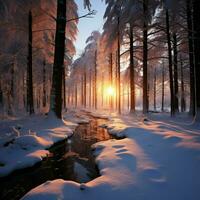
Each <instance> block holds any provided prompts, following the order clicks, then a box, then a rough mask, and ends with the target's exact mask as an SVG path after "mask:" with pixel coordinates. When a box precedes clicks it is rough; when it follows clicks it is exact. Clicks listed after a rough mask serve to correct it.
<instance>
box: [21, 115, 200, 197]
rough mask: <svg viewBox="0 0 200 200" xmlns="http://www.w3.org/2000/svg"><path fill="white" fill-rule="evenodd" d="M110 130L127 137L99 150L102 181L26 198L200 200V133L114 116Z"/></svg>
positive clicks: (59, 184) (56, 187) (42, 189)
mask: <svg viewBox="0 0 200 200" xmlns="http://www.w3.org/2000/svg"><path fill="white" fill-rule="evenodd" d="M94 115H95V114H94ZM171 127H173V126H171ZM107 128H108V131H109V132H110V133H111V134H113V135H116V136H119V137H122V136H125V137H126V138H125V139H121V140H109V141H106V142H100V143H97V144H95V145H94V146H93V148H94V149H95V152H94V153H95V155H96V162H97V164H98V167H99V169H100V174H101V176H100V177H98V178H96V179H94V180H92V181H90V182H88V183H86V184H84V185H83V184H78V183H75V182H71V181H63V180H55V181H52V182H48V183H45V184H43V185H41V186H39V187H37V188H35V189H33V190H32V191H31V192H30V193H28V194H27V195H26V196H25V197H24V198H23V199H25V200H35V199H37V200H38V199H48V200H49V199H69V200H72V199H76V200H77V199H87V200H88V199H97V200H98V199H99V200H100V199H117V200H118V199H119V200H121V199H126V200H129V199H130V200H132V199H136V200H146V199H150V200H160V199H164V200H169V199H170V200H184V199H186V200H199V199H200V191H199V186H200V172H199V167H200V139H199V137H197V136H198V134H190V132H187V131H185V132H181V131H179V132H177V131H174V130H172V128H170V126H169V124H167V123H166V125H165V122H164V121H163V122H162V124H161V123H160V122H145V123H143V122H142V121H138V120H135V119H134V117H131V116H129V117H123V116H122V117H118V116H114V117H111V121H110V122H109V123H108V124H107ZM179 130H181V128H180V129H179ZM194 131H195V127H194Z"/></svg>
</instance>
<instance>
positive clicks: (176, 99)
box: [173, 33, 179, 112]
mask: <svg viewBox="0 0 200 200" xmlns="http://www.w3.org/2000/svg"><path fill="white" fill-rule="evenodd" d="M173 54H174V98H175V100H174V109H175V112H178V111H179V99H178V50H177V34H176V33H173Z"/></svg>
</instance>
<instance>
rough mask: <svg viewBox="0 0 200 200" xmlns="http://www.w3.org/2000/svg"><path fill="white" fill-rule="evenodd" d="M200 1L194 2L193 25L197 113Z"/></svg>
mask: <svg viewBox="0 0 200 200" xmlns="http://www.w3.org/2000/svg"><path fill="white" fill-rule="evenodd" d="M199 11H200V1H199V0H193V24H194V54H195V71H194V72H195V73H194V76H195V87H194V88H195V94H196V107H197V112H199V111H200V92H199V91H200V56H199V55H200V23H199V19H200V12H199Z"/></svg>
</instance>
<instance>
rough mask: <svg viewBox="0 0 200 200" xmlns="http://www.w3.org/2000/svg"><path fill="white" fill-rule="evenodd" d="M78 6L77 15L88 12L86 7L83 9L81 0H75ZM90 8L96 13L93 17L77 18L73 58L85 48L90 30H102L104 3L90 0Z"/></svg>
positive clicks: (99, 0) (100, 0)
mask: <svg viewBox="0 0 200 200" xmlns="http://www.w3.org/2000/svg"><path fill="white" fill-rule="evenodd" d="M75 1H76V3H77V5H78V8H79V11H78V12H79V16H81V15H84V14H86V13H88V10H87V9H84V6H83V0H75ZM91 4H92V8H91V10H96V11H97V13H96V15H95V16H93V18H82V19H80V20H79V24H78V29H79V32H78V36H77V41H76V43H75V46H76V51H77V55H76V56H75V58H77V57H78V56H79V55H80V54H81V52H82V51H83V49H84V48H85V41H86V39H87V38H88V37H89V36H90V34H91V32H92V31H94V30H98V31H100V32H101V31H102V27H103V15H104V12H105V8H106V6H105V4H104V2H102V0H91Z"/></svg>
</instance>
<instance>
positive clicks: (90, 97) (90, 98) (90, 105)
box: [89, 70, 92, 108]
mask: <svg viewBox="0 0 200 200" xmlns="http://www.w3.org/2000/svg"><path fill="white" fill-rule="evenodd" d="M89 78H90V80H89V82H90V85H89V107H90V108H91V107H92V103H91V102H92V72H91V70H90V74H89Z"/></svg>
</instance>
